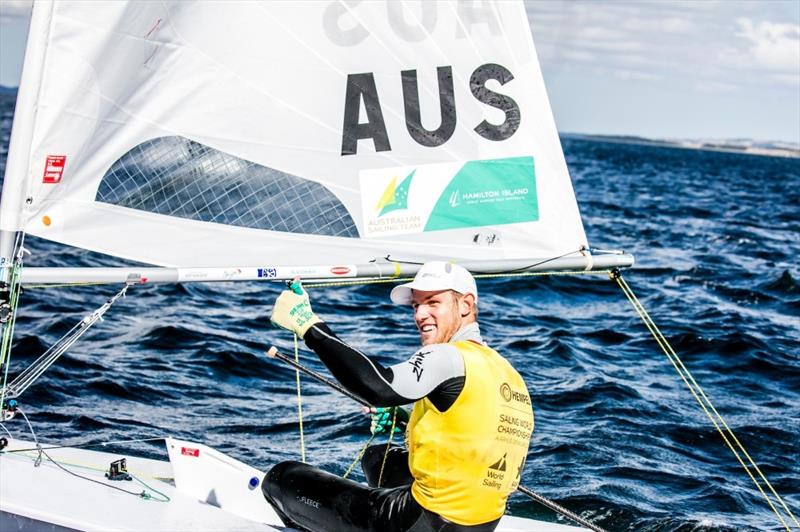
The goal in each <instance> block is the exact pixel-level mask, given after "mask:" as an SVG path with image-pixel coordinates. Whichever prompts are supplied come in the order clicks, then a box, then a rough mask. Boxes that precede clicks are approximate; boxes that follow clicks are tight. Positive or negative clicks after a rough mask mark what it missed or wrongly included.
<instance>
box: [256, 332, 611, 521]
mask: <svg viewBox="0 0 800 532" xmlns="http://www.w3.org/2000/svg"><path fill="white" fill-rule="evenodd" d="M267 356H268V357H270V358H277V359H278V360H281V361H283V362H286V363H287V364H289V365H290V366H292V367H294V368H296V369H299V370H300V371H302V372H304V373H306V374H307V375H310V376H312V377H314V378H315V379H317V380H318V381H320V382H322V383H323V384H327V385H328V386H330V387H331V388H333V389H335V390H336V391H338V392H340V393H342V394H343V395H346V396H347V397H349V398H351V399H353V400H354V401H356V402H357V403H360V404H361V405H363V406H366V407H371V406H373V405H371V404H369V403H367V402H366V401H365V400H363V399H361V398H360V397H358V396H357V395H355V394H354V393H352V392H350V391H349V390H346V389H345V388H344V387H342V386H341V385H340V384H338V383H336V382H333V381H331V380H330V379H328V378H326V377H325V376H323V375H321V374H319V373H317V372H316V371H314V370H312V369H309V368H307V367H305V366H303V365H301V364H299V363H297V362H295V361H294V360H292V359H291V358H289V357H287V356H286V355H284V354H281V353H279V352H278V348H277V347H275V346H274V345H273V346H272V347H270V348H269V350H268V351H267ZM365 450H366V447H365ZM384 460H385V459H384ZM517 491H519V492H520V493H522V494H523V495H527V496H528V497H530V498H531V499H532V500H534V501H536V502H538V503H540V504H543V505H545V506H546V507H547V508H550V509H551V510H553V511H554V512H559V513H561V515H563V516H564V517H567V518H568V519H572V520H573V521H575V522H576V523H578V524H580V525H581V526H584V527H586V528H589V529H590V530H594V531H595V532H606V531H605V530H604V529H602V528H600V527H598V526H597V525H593V524H592V523H590V522H589V521H587V520H586V519H583V518H582V517H580V516H579V515H577V514H574V513H572V512H570V511H569V510H567V509H566V508H563V507H561V506H559V505H558V504H557V503H555V502H553V501H551V500H549V499H547V498H545V497H542V496H541V495H538V494H537V493H535V492H534V491H532V490H530V489H528V488H525V487H524V486H517ZM544 501H546V502H547V503H545V502H544ZM562 510H563V512H562Z"/></svg>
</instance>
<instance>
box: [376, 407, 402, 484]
mask: <svg viewBox="0 0 800 532" xmlns="http://www.w3.org/2000/svg"><path fill="white" fill-rule="evenodd" d="M398 408H399V407H397V406H396V407H394V408H393V409H392V428H391V429H389V439H388V440H387V441H386V449H385V450H384V451H383V460H382V461H381V471H380V473H378V487H379V488H380V487H381V481H382V480H383V470H384V468H385V467H386V459H387V458H389V446H390V445H391V444H392V436H394V427H395V424H396V423H397V409H398Z"/></svg>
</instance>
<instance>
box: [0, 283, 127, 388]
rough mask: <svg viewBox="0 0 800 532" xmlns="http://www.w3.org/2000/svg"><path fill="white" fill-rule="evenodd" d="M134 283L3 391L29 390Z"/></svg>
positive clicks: (91, 315)
mask: <svg viewBox="0 0 800 532" xmlns="http://www.w3.org/2000/svg"><path fill="white" fill-rule="evenodd" d="M132 284H133V283H125V285H124V286H123V287H122V289H121V290H120V291H119V292H117V293H116V294H115V295H114V296H112V297H111V298H110V299H108V301H106V302H105V303H103V304H102V305H101V306H100V307H98V308H97V310H95V311H94V312H92V313H91V314H88V315H87V316H85V317H84V318H83V319H82V320H81V321H80V322H78V323H77V324H76V325H74V326H73V327H72V329H70V330H69V332H67V333H66V334H65V335H64V336H62V337H61V338H59V340H58V341H57V342H56V343H55V344H53V345H52V346H51V347H50V348H49V349H48V350H47V351H45V352H44V354H42V355H41V356H40V357H39V358H38V359H36V361H35V362H33V363H32V364H31V365H30V366H28V368H26V369H25V370H24V371H23V372H22V373H20V375H19V376H17V378H15V379H14V380H13V381H12V382H11V384H9V385H8V386H4V387H3V390H2V391H3V393H4V394H6V395H7V396H8V397H11V398H16V397H19V396H20V395H21V394H22V393H23V392H25V390H27V389H28V388H29V387H30V386H31V385H32V384H33V383H34V382H35V381H36V380H37V379H38V378H39V377H40V376H41V375H42V374H43V373H44V372H45V371H46V370H47V369H48V368H49V367H50V366H52V365H53V363H55V361H56V360H58V358H59V357H60V356H61V355H63V354H64V353H65V352H66V351H67V350H68V349H69V348H70V347H72V345H73V344H74V343H75V342H77V341H78V340H79V339H80V338H81V337H82V336H83V335H84V334H85V333H86V332H87V331H88V330H89V328H90V327H91V326H92V325H94V324H95V323H97V322H98V321H100V320H102V319H103V315H104V314H105V313H106V312H107V311H108V309H110V308H111V306H112V305H114V303H116V302H117V301H118V300H119V299H120V298H122V297H125V293H126V292H127V291H128V288H130V287H131V286H132Z"/></svg>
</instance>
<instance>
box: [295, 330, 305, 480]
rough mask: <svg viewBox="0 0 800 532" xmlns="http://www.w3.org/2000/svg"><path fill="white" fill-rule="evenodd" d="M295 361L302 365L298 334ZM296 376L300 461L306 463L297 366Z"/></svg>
mask: <svg viewBox="0 0 800 532" xmlns="http://www.w3.org/2000/svg"><path fill="white" fill-rule="evenodd" d="M294 361H295V362H296V363H297V365H298V366H299V365H300V348H299V347H298V345H297V334H295V335H294ZM294 374H295V377H296V379H297V419H298V423H299V425H300V461H301V462H303V463H304V464H305V463H306V442H305V437H304V436H303V396H302V394H301V392H300V369H299V368H297V367H295V370H294Z"/></svg>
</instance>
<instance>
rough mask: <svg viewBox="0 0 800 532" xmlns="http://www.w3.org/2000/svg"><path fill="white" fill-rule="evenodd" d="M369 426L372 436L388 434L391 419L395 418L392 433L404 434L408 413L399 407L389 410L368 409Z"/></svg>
mask: <svg viewBox="0 0 800 532" xmlns="http://www.w3.org/2000/svg"><path fill="white" fill-rule="evenodd" d="M369 414H370V417H371V419H370V424H369V431H370V432H371V433H372V434H388V433H389V431H390V430H392V417H393V416H396V418H395V420H394V433H395V434H398V433H401V432H405V430H406V425H408V411H407V410H406V409H405V408H400V407H399V406H395V407H390V408H382V407H381V408H370V409H369Z"/></svg>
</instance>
